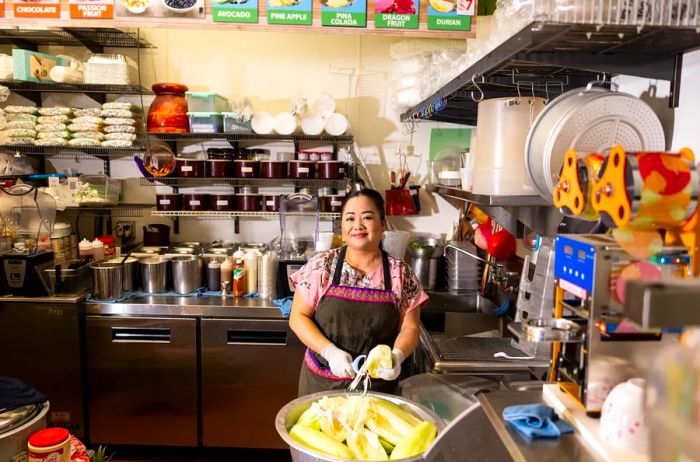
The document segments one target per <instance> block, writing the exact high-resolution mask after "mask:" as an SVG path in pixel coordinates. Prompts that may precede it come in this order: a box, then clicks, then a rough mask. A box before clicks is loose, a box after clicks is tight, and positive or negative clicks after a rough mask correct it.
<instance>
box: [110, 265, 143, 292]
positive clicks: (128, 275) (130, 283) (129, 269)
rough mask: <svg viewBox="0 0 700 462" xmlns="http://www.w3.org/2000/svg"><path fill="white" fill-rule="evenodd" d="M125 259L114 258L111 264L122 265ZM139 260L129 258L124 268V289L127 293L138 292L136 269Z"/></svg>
mask: <svg viewBox="0 0 700 462" xmlns="http://www.w3.org/2000/svg"><path fill="white" fill-rule="evenodd" d="M123 259H124V258H123V257H121V258H113V259H111V260H110V261H109V263H121V262H122V260H123ZM138 262H139V260H138V259H137V258H133V257H129V258H127V259H126V261H125V262H124V267H123V268H122V289H124V290H126V291H130V292H132V291H134V290H136V268H137V266H138V265H137V264H138Z"/></svg>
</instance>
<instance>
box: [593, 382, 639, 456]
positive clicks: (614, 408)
mask: <svg viewBox="0 0 700 462" xmlns="http://www.w3.org/2000/svg"><path fill="white" fill-rule="evenodd" d="M645 384H646V382H645V380H644V379H640V378H634V379H629V380H628V381H626V382H624V383H621V384H619V385H617V386H616V387H615V388H613V391H611V392H610V394H609V395H608V397H607V398H605V403H604V404H603V412H602V414H601V416H600V428H599V430H598V432H599V433H598V434H599V436H600V437H601V439H602V440H603V441H605V442H607V443H609V444H610V445H612V446H615V447H617V448H620V449H625V450H628V451H633V452H637V453H641V454H648V453H649V428H648V425H647V420H646V415H645V411H644V386H645Z"/></svg>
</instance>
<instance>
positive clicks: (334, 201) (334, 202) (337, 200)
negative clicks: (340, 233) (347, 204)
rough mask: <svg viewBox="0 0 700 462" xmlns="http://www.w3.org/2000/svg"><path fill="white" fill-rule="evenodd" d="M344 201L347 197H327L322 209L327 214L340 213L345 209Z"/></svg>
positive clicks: (324, 199)
mask: <svg viewBox="0 0 700 462" xmlns="http://www.w3.org/2000/svg"><path fill="white" fill-rule="evenodd" d="M343 199H345V196H325V197H324V198H323V202H322V203H321V204H322V207H321V209H322V210H323V211H324V212H325V213H340V211H341V210H342V207H343Z"/></svg>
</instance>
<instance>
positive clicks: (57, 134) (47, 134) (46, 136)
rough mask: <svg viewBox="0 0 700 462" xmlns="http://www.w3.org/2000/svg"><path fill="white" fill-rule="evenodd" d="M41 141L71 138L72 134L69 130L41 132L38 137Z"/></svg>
mask: <svg viewBox="0 0 700 462" xmlns="http://www.w3.org/2000/svg"><path fill="white" fill-rule="evenodd" d="M36 137H37V138H39V139H40V140H46V139H51V138H65V139H68V138H70V132H69V131H68V130H61V131H54V132H39V133H37V135H36Z"/></svg>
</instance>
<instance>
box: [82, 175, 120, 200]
mask: <svg viewBox="0 0 700 462" xmlns="http://www.w3.org/2000/svg"><path fill="white" fill-rule="evenodd" d="M80 181H81V182H83V183H88V187H87V188H86V189H84V190H80V191H79V192H78V193H77V194H76V198H77V199H78V203H79V204H80V205H84V206H88V207H103V206H109V205H117V203H119V194H121V191H122V184H121V181H120V180H115V179H112V178H110V177H108V176H107V175H104V174H101V173H100V174H97V175H80Z"/></svg>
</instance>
